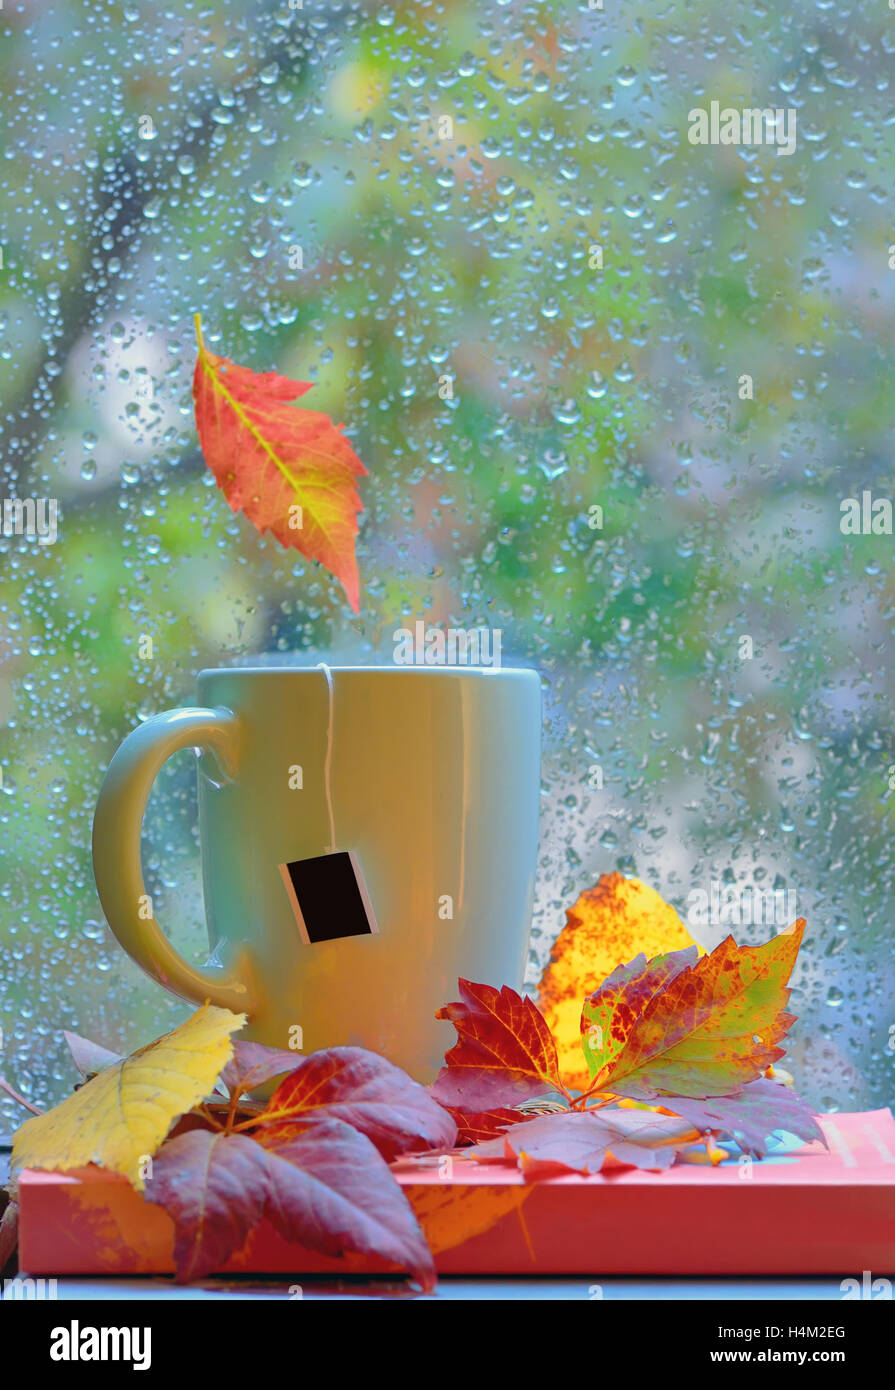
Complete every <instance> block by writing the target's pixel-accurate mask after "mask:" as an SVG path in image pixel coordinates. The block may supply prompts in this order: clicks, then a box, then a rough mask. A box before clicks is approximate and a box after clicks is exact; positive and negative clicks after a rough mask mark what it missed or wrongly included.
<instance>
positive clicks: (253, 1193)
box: [146, 1118, 434, 1288]
mask: <svg viewBox="0 0 895 1390" xmlns="http://www.w3.org/2000/svg"><path fill="white" fill-rule="evenodd" d="M261 1138H263V1142H256V1140H255V1139H253V1138H249V1137H248V1136H246V1135H244V1134H224V1133H213V1132H211V1131H210V1130H207V1129H196V1130H191V1131H190V1133H188V1134H181V1135H179V1136H178V1137H177V1138H176V1139H171V1140H169V1141H168V1142H167V1143H166V1144H164V1145H163V1146H162V1148H161V1149H160V1150H159V1152H158V1153H157V1154H156V1157H155V1159H154V1160H153V1170H152V1175H151V1177H150V1178H149V1180H148V1181H147V1184H146V1196H147V1198H148V1200H149V1201H150V1202H154V1203H156V1204H158V1205H160V1206H163V1207H164V1208H165V1210H166V1211H167V1212H168V1214H169V1215H170V1216H171V1218H172V1220H173V1222H174V1229H175V1238H174V1260H175V1264H176V1267H177V1278H178V1280H180V1281H186V1280H189V1279H199V1278H202V1276H203V1275H206V1274H210V1273H212V1272H213V1271H215V1270H219V1269H221V1268H222V1267H223V1265H224V1264H225V1262H226V1260H227V1259H228V1257H229V1256H230V1255H232V1254H234V1253H235V1252H237V1251H238V1250H241V1249H242V1247H243V1246H244V1245H245V1243H246V1241H247V1240H248V1238H249V1236H250V1234H251V1233H252V1231H253V1230H254V1229H255V1227H256V1226H257V1225H258V1222H259V1221H261V1220H262V1218H264V1217H266V1218H267V1219H268V1220H269V1221H270V1222H271V1224H272V1225H273V1226H274V1228H275V1229H276V1230H277V1231H278V1232H279V1233H280V1235H282V1236H284V1237H285V1239H287V1240H290V1241H295V1242H298V1243H299V1244H301V1245H303V1246H305V1247H306V1248H307V1249H310V1250H319V1251H321V1252H322V1253H323V1254H326V1255H340V1254H342V1253H343V1252H345V1251H354V1252H358V1253H360V1254H366V1255H369V1254H378V1255H381V1256H383V1258H385V1259H388V1260H393V1261H394V1262H395V1263H396V1264H398V1265H401V1266H403V1267H404V1268H406V1269H409V1270H410V1272H411V1273H412V1274H413V1275H414V1277H415V1278H417V1279H418V1280H419V1281H420V1283H421V1284H422V1285H423V1287H424V1288H430V1287H431V1286H432V1284H433V1283H434V1269H433V1265H432V1257H431V1255H430V1253H429V1250H428V1247H427V1245H426V1242H425V1240H424V1238H423V1235H422V1232H421V1231H420V1229H419V1226H418V1224H417V1221H416V1218H415V1216H414V1215H413V1212H412V1210H411V1208H410V1206H409V1204H408V1202H407V1199H406V1197H405V1196H404V1194H403V1192H402V1191H401V1189H400V1187H399V1186H398V1184H397V1183H396V1182H395V1180H394V1178H393V1176H392V1174H391V1172H390V1171H389V1167H388V1164H387V1163H386V1162H385V1160H384V1159H383V1158H382V1157H381V1156H380V1155H379V1154H378V1153H377V1151H376V1149H375V1148H374V1146H373V1145H372V1144H371V1143H370V1141H369V1139H367V1138H366V1137H365V1136H364V1135H363V1134H360V1133H359V1132H358V1131H357V1130H356V1129H352V1127H351V1126H350V1125H346V1124H344V1123H343V1122H342V1121H341V1120H334V1119H330V1118H324V1119H318V1120H316V1121H311V1122H310V1123H308V1124H307V1125H306V1126H305V1127H304V1128H303V1129H301V1127H299V1126H296V1125H291V1126H289V1127H288V1131H286V1132H280V1133H277V1132H275V1131H274V1130H273V1129H271V1130H270V1131H264V1132H263V1135H259V1139H261Z"/></svg>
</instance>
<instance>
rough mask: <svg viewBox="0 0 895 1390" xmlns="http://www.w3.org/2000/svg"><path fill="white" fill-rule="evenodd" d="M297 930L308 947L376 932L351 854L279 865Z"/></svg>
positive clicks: (354, 857) (355, 863) (325, 856)
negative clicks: (319, 942)
mask: <svg viewBox="0 0 895 1390" xmlns="http://www.w3.org/2000/svg"><path fill="white" fill-rule="evenodd" d="M280 873H281V874H282V876H283V882H284V884H285V885H286V892H287V893H288V894H289V900H290V902H291V903H292V910H293V912H294V913H295V920H296V922H297V923H298V930H299V931H300V932H301V936H302V940H303V941H305V942H307V944H308V945H309V946H312V945H314V944H315V943H316V942H318V941H336V940H338V939H340V938H341V937H346V936H370V935H372V933H373V932H375V931H378V930H379V928H378V927H377V925H376V918H375V915H374V913H373V906H372V904H371V902H370V898H369V895H368V893H367V887H366V884H365V883H364V876H363V874H362V873H361V868H360V864H359V863H358V861H357V856H356V855H355V853H354V851H353V850H334V851H333V852H331V853H329V854H319V855H317V856H316V858H313V859H295V860H293V861H292V863H291V864H281V865H280Z"/></svg>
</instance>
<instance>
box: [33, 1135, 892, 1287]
mask: <svg viewBox="0 0 895 1390" xmlns="http://www.w3.org/2000/svg"><path fill="white" fill-rule="evenodd" d="M820 1123H821V1126H822V1128H823V1130H824V1133H825V1135H826V1137H827V1142H828V1144H829V1146H830V1147H829V1151H827V1150H826V1149H824V1148H823V1146H822V1145H820V1144H818V1143H813V1144H801V1143H800V1142H799V1141H797V1140H791V1141H790V1140H788V1139H787V1138H786V1137H784V1138H783V1139H781V1141H780V1142H779V1144H778V1146H777V1149H776V1151H775V1152H774V1153H773V1155H772V1156H771V1157H769V1158H767V1159H764V1160H762V1161H761V1162H757V1161H756V1162H753V1163H751V1164H750V1163H747V1162H746V1161H745V1160H743V1159H742V1158H740V1159H737V1158H736V1157H734V1156H732V1157H731V1158H730V1159H729V1160H728V1161H726V1162H724V1163H722V1164H721V1165H720V1166H719V1167H717V1168H713V1167H711V1166H710V1165H701V1164H700V1165H694V1164H680V1165H677V1166H675V1167H673V1168H671V1169H670V1170H669V1171H668V1172H665V1173H642V1172H638V1171H636V1170H635V1169H630V1168H626V1169H616V1170H614V1171H612V1172H610V1173H606V1174H600V1175H598V1176H595V1177H587V1178H585V1177H578V1176H576V1175H570V1176H567V1177H559V1178H550V1179H548V1180H546V1181H542V1182H537V1183H525V1182H524V1181H523V1179H522V1176H521V1174H520V1173H518V1172H517V1171H516V1170H514V1169H512V1168H509V1167H508V1168H504V1167H497V1166H494V1165H492V1164H478V1163H475V1162H473V1161H472V1160H471V1159H469V1158H466V1157H464V1156H462V1154H461V1155H460V1156H458V1155H456V1154H455V1155H454V1156H453V1157H452V1159H451V1161H450V1163H448V1162H446V1160H444V1159H442V1160H440V1161H439V1160H438V1159H436V1158H434V1157H433V1156H431V1155H426V1156H425V1157H424V1158H414V1159H407V1160H402V1161H400V1162H398V1163H396V1164H394V1165H393V1171H394V1172H395V1175H396V1176H397V1178H398V1181H399V1182H400V1183H401V1185H402V1186H403V1188H404V1190H405V1192H406V1193H407V1196H408V1198H409V1199H410V1201H411V1203H412V1204H413V1207H414V1209H415V1211H416V1213H417V1216H418V1218H419V1221H420V1223H421V1225H422V1226H423V1228H424V1230H425V1232H426V1235H427V1237H428V1240H429V1244H430V1246H431V1247H432V1250H433V1252H434V1254H435V1261H436V1265H437V1268H438V1270H439V1272H440V1273H442V1274H467V1275H468V1274H488V1275H500V1274H506V1275H520V1274H540V1275H546V1274H552V1275H563V1274H567V1275H578V1274H584V1275H598V1274H605V1275H620V1274H641V1275H724V1274H728V1275H750V1274H757V1275H758V1274H763V1275H787V1274H804V1275H810V1274H830V1275H839V1276H840V1277H841V1276H843V1275H846V1274H856V1275H858V1276H860V1275H861V1272H862V1271H863V1270H869V1271H872V1273H873V1275H891V1274H893V1273H895V1121H893V1119H892V1115H891V1113H890V1111H888V1110H872V1111H867V1112H865V1113H863V1114H850V1115H827V1116H821V1117H820ZM20 1204H21V1241H20V1261H21V1268H22V1270H23V1272H24V1273H26V1274H29V1275H69V1274H164V1273H169V1272H171V1271H172V1270H173V1267H174V1266H173V1260H172V1246H173V1226H172V1224H171V1220H170V1218H169V1217H168V1215H167V1213H166V1212H165V1211H164V1210H163V1209H162V1208H161V1207H157V1206H153V1205H152V1204H151V1203H148V1202H146V1201H144V1199H143V1198H142V1197H141V1196H140V1195H139V1193H137V1192H136V1191H135V1190H134V1189H133V1188H132V1187H131V1186H130V1184H129V1183H128V1182H127V1181H126V1180H125V1179H124V1178H120V1177H117V1176H115V1175H111V1174H109V1173H106V1172H104V1171H103V1170H101V1169H99V1168H85V1169H80V1170H79V1171H78V1172H77V1173H45V1172H36V1171H27V1172H24V1173H23V1174H22V1175H21V1182H20ZM393 1271H394V1266H392V1265H390V1264H388V1263H386V1262H385V1261H382V1260H378V1259H373V1258H364V1257H360V1256H355V1255H346V1256H343V1257H341V1258H338V1259H333V1258H329V1257H326V1256H323V1255H317V1254H315V1253H314V1252H313V1251H307V1250H303V1249H301V1248H300V1247H298V1246H295V1245H290V1244H288V1243H287V1242H285V1241H284V1240H282V1239H281V1238H280V1237H279V1236H278V1235H277V1234H276V1232H275V1231H274V1230H273V1229H272V1228H271V1227H270V1226H268V1225H267V1223H266V1222H264V1223H262V1224H261V1225H260V1226H258V1227H257V1229H255V1230H254V1231H252V1233H251V1235H250V1236H249V1238H248V1240H247V1241H246V1244H245V1246H244V1247H243V1249H242V1250H240V1251H239V1252H238V1253H236V1254H234V1255H233V1256H232V1257H231V1258H230V1259H229V1260H228V1262H227V1263H226V1265H224V1266H223V1267H222V1269H221V1270H220V1273H222V1274H223V1273H227V1274H242V1273H245V1274H248V1273H252V1274H287V1273H288V1274H346V1273H352V1274H357V1273H371V1274H373V1273H392V1272H393Z"/></svg>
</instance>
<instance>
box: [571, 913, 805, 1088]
mask: <svg viewBox="0 0 895 1390" xmlns="http://www.w3.org/2000/svg"><path fill="white" fill-rule="evenodd" d="M804 928H805V922H804V920H803V919H800V920H799V921H798V922H797V923H796V924H795V926H794V927H793V928H792V929H791V930H789V931H787V932H783V933H781V934H780V935H779V936H776V937H774V938H773V939H772V940H771V941H768V942H765V943H764V945H762V946H737V944H736V942H735V941H734V940H733V937H727V938H726V939H725V940H724V941H722V942H721V944H720V946H718V947H716V949H715V950H714V951H712V953H711V955H708V956H703V957H702V958H701V959H700V960H698V961H696V963H695V964H692V965H687V966H686V967H685V968H684V969H683V970H680V971H677V972H676V973H675V969H674V966H673V965H671V966H670V967H669V966H668V962H669V961H671V962H673V959H674V956H675V955H676V954H677V953H671V956H670V957H666V958H665V961H666V968H670V969H671V978H670V979H668V980H667V982H666V983H665V985H664V987H663V988H660V989H658V990H657V991H655V992H650V991H647V993H648V994H649V997H648V998H647V999H646V1002H645V1004H643V1006H642V1012H636V1011H637V1010H638V1009H639V1008H640V1006H641V1002H642V995H643V991H641V989H640V987H639V985H638V979H639V978H640V976H639V975H638V974H633V975H631V976H630V977H628V978H625V979H623V980H622V981H621V984H620V986H619V987H618V988H615V987H613V988H612V989H611V990H610V993H609V995H607V1000H608V1003H607V1005H606V1008H605V1009H604V1010H603V1012H602V1013H601V1017H602V1018H603V1020H604V1023H603V1025H602V1026H603V1027H604V1028H605V1029H606V1030H608V1035H609V1036H610V1037H611V1036H612V1035H613V1032H614V1029H615V1019H616V1017H617V1016H619V1015H621V1014H622V1013H624V1014H625V1018H624V1019H623V1021H622V1022H621V1023H620V1026H619V1030H618V1031H619V1033H620V1035H621V1036H622V1037H623V1045H622V1046H621V1048H620V1049H619V1050H617V1051H615V1052H614V1053H613V1054H612V1055H611V1056H610V1058H609V1060H608V1061H607V1062H606V1063H605V1064H604V1065H603V1066H602V1067H601V1068H600V1070H599V1071H598V1072H597V1073H596V1075H595V1077H594V1080H593V1090H594V1091H600V1092H609V1093H611V1094H614V1095H620V1096H627V1097H629V1098H631V1099H633V1100H645V1101H651V1100H657V1099H660V1098H662V1097H674V1096H693V1097H696V1098H705V1097H707V1096H724V1095H729V1094H731V1093H732V1092H734V1091H737V1090H739V1089H740V1088H741V1087H742V1086H744V1085H746V1084H747V1083H748V1082H750V1081H755V1080H757V1079H758V1078H759V1077H760V1076H761V1075H762V1074H763V1073H764V1072H765V1071H767V1068H768V1067H769V1066H770V1065H771V1064H772V1063H773V1062H775V1061H777V1059H778V1058H779V1057H782V1056H783V1048H782V1047H780V1046H779V1045H778V1044H779V1043H780V1041H781V1039H782V1038H783V1037H785V1035H786V1033H787V1032H788V1030H789V1028H790V1027H791V1025H792V1023H793V1022H794V1018H793V1016H792V1015H791V1014H788V1013H786V1012H784V1010H785V1006H786V1004H787V1002H788V1000H789V996H790V990H789V989H788V988H787V987H786V982H787V980H788V979H789V976H790V973H791V971H792V968H793V966H794V964H795V960H796V956H797V954H798V950H799V945H800V943H801V940H802V933H803V931H804ZM647 972H648V973H649V974H650V975H652V973H653V972H652V970H651V967H650V966H647V967H645V971H644V972H643V973H647ZM596 993H597V995H600V993H601V992H600V991H599V990H598V991H596ZM629 1000H633V1001H634V1002H633V1005H631V1006H630V1007H629V1002H628V1001H629ZM601 1007H602V1006H601ZM635 1012H636V1017H635V1018H634V1019H633V1021H630V1020H629V1018H628V1017H627V1015H628V1014H629V1013H635Z"/></svg>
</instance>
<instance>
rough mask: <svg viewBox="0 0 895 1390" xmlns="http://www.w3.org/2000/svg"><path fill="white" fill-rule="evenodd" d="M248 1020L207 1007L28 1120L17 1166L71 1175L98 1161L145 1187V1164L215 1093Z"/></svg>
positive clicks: (16, 1151)
mask: <svg viewBox="0 0 895 1390" xmlns="http://www.w3.org/2000/svg"><path fill="white" fill-rule="evenodd" d="M245 1021H246V1020H245V1014H234V1013H231V1012H230V1010H229V1009H219V1008H216V1007H215V1006H214V1005H212V1004H204V1005H203V1006H202V1008H201V1009H197V1011H196V1012H195V1013H194V1014H193V1016H192V1017H191V1018H188V1019H187V1020H186V1022H185V1023H181V1025H180V1027H179V1028H175V1029H174V1031H173V1032H171V1033H166V1034H165V1035H164V1037H162V1038H157V1039H156V1041H155V1042H153V1043H150V1044H149V1046H148V1047H142V1048H140V1050H139V1051H138V1052H135V1053H133V1055H132V1056H130V1057H125V1058H124V1060H123V1061H121V1062H116V1063H115V1065H114V1066H111V1067H107V1068H106V1069H105V1071H101V1072H100V1073H99V1075H98V1076H95V1077H94V1078H93V1080H92V1081H88V1082H87V1083H86V1085H84V1086H82V1087H81V1088H80V1090H78V1091H75V1093H74V1095H71V1096H69V1097H68V1099H67V1100H64V1101H63V1102H62V1104H61V1105H57V1106H56V1107H55V1108H54V1109H53V1110H48V1111H47V1113H46V1114H45V1115H36V1116H35V1117H34V1119H31V1120H26V1121H25V1123H24V1124H23V1125H22V1126H21V1127H20V1128H19V1130H18V1131H17V1133H16V1135H15V1139H14V1142H13V1151H12V1166H13V1169H19V1168H53V1169H61V1170H63V1171H64V1170H66V1169H70V1168H81V1167H83V1166H84V1165H85V1164H88V1163H97V1164H99V1165H100V1167H102V1168H110V1169H111V1170H112V1171H113V1172H115V1173H123V1175H124V1176H125V1177H126V1178H129V1179H130V1181H131V1182H132V1183H133V1184H134V1186H135V1187H136V1188H138V1189H139V1190H142V1188H143V1186H144V1180H143V1176H142V1173H141V1167H142V1164H143V1163H144V1162H145V1160H146V1158H147V1157H149V1156H151V1155H152V1154H154V1153H155V1151H156V1149H157V1148H158V1147H159V1145H160V1144H161V1143H162V1141H163V1139H164V1138H165V1135H166V1134H167V1133H168V1130H169V1129H170V1128H171V1125H172V1123H173V1122H174V1120H176V1119H178V1118H179V1116H181V1115H184V1114H186V1112H187V1111H188V1110H192V1108H193V1106H194V1105H196V1104H198V1102H199V1101H200V1100H203V1099H204V1097H205V1096H207V1095H208V1094H209V1092H210V1091H211V1090H212V1088H213V1086H214V1083H215V1081H216V1080H217V1078H218V1076H219V1075H220V1073H221V1071H222V1070H223V1068H224V1067H225V1066H226V1065H227V1063H228V1062H229V1061H230V1058H231V1057H232V1055H233V1044H232V1043H231V1041H230V1034H231V1033H235V1032H237V1030H238V1029H240V1028H241V1027H242V1026H243V1024H244V1023H245Z"/></svg>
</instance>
